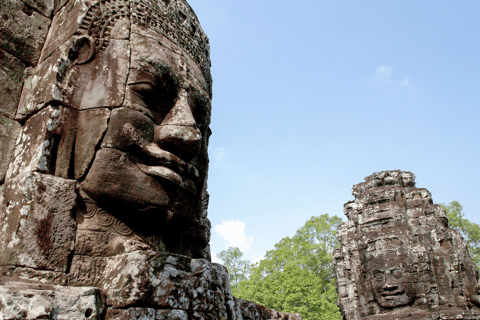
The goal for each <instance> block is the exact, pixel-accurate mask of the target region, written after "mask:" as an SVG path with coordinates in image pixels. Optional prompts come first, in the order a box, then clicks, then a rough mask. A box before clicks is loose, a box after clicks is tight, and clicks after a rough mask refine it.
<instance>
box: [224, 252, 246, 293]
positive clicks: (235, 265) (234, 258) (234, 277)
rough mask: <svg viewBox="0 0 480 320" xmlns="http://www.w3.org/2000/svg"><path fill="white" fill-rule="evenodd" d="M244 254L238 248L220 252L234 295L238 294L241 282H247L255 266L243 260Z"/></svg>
mask: <svg viewBox="0 0 480 320" xmlns="http://www.w3.org/2000/svg"><path fill="white" fill-rule="evenodd" d="M242 256H243V252H242V251H240V249H239V248H237V247H230V248H228V249H227V250H223V251H220V253H219V254H218V258H220V259H221V260H222V261H223V263H224V265H225V267H226V268H227V270H228V274H229V278H230V286H231V288H232V293H233V294H234V295H236V294H237V289H238V284H239V283H240V281H243V280H247V278H248V276H249V275H250V272H251V270H252V267H253V265H252V264H251V263H250V261H248V260H242Z"/></svg>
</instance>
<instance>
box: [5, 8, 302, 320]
mask: <svg viewBox="0 0 480 320" xmlns="http://www.w3.org/2000/svg"><path fill="white" fill-rule="evenodd" d="M5 1H6V2H5ZM5 1H4V2H5V4H6V5H5V6H3V3H2V6H0V13H2V16H3V17H7V18H8V19H7V18H5V19H4V20H5V21H8V22H7V23H2V22H0V83H4V84H5V85H3V86H2V85H1V84H0V91H2V92H1V93H2V95H4V96H3V99H0V100H1V101H0V152H1V153H0V225H1V226H2V228H0V319H25V320H38V319H59V320H60V319H76V320H77V319H78V320H81V319H89V320H93V319H96V320H134V319H149V320H154V319H155V320H161V319H185V320H187V319H228V320H240V319H254V320H266V319H291V320H296V319H301V317H300V316H299V315H298V314H284V313H280V312H276V311H274V310H271V309H268V308H265V307H263V306H260V305H256V304H255V303H253V302H250V301H245V300H242V299H237V298H235V297H233V296H232V293H231V289H230V285H229V280H228V273H227V271H226V269H225V267H223V266H221V265H218V264H215V263H211V262H210V252H209V251H210V250H209V238H210V222H209V220H208V219H207V204H208V193H207V191H206V188H207V184H206V180H207V171H208V153H207V148H208V139H209V136H210V129H209V123H210V112H211V97H212V89H211V86H212V81H211V77H210V59H209V44H208V39H207V37H206V35H205V34H204V33H203V30H202V29H201V27H200V24H199V22H198V19H197V17H196V15H195V13H194V12H193V10H192V9H191V8H190V6H189V5H188V4H187V3H186V2H185V1H184V0H58V1H57V0H55V1H54V0H38V1H37V0H36V1H21V0H5ZM24 2H25V3H24ZM26 3H29V5H28V6H27V4H26ZM32 11H33V12H32ZM52 15H53V17H52ZM47 16H48V17H47ZM50 24H51V26H50ZM49 26H50V28H49V29H48V27H49ZM47 30H48V34H47V33H46V31H47ZM10 33H12V35H10ZM7 34H8V36H7ZM37 35H38V36H37ZM12 39H13V40H12ZM32 40H34V41H32ZM42 45H43V49H42ZM25 48H31V50H25ZM3 50H7V51H8V52H5V51H3ZM40 50H41V52H40ZM29 51H31V52H29ZM20 59H21V60H20ZM26 66H28V68H27V69H25V67H26ZM5 69H8V72H5ZM24 69H25V72H23V71H24ZM22 73H23V77H24V81H23V86H22V80H21V79H22ZM5 75H6V76H7V79H6V78H5ZM15 87H16V88H15ZM12 88H13V89H15V90H12ZM4 89H5V90H4ZM7 89H8V90H7ZM20 90H22V91H21V95H20ZM5 101H8V103H5ZM17 105H18V108H16V106H17Z"/></svg>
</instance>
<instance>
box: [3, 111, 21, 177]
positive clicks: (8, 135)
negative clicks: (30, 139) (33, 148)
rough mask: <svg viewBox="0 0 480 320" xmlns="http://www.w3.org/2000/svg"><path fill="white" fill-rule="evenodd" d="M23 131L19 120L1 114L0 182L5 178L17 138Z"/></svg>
mask: <svg viewBox="0 0 480 320" xmlns="http://www.w3.org/2000/svg"><path fill="white" fill-rule="evenodd" d="M21 131H22V127H21V126H20V124H18V122H16V121H14V120H10V119H8V118H5V117H3V116H0V184H2V183H3V181H4V180H5V174H6V173H7V169H8V164H9V163H10V161H11V160H12V157H13V149H14V147H15V143H16V140H17V138H18V136H19V135H20V132H21Z"/></svg>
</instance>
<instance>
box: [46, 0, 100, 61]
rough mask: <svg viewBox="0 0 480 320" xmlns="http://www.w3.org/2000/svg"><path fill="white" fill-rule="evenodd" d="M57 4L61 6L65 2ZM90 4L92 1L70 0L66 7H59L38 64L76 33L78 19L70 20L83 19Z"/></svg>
mask: <svg viewBox="0 0 480 320" xmlns="http://www.w3.org/2000/svg"><path fill="white" fill-rule="evenodd" d="M59 2H61V4H63V3H65V2H66V1H59ZM91 2H93V1H89V0H72V1H70V3H69V5H68V6H62V7H61V9H60V10H59V11H58V12H57V13H56V14H55V17H54V18H53V20H52V22H51V23H52V26H51V28H50V29H49V31H48V35H47V37H46V40H45V46H44V47H43V50H42V53H41V57H40V60H39V62H42V61H44V60H45V59H46V58H47V57H49V56H50V55H51V54H52V53H53V52H54V51H55V50H56V49H57V48H59V47H60V46H61V45H62V44H63V43H64V42H66V41H67V40H68V39H69V38H70V37H71V36H72V35H73V34H74V33H75V32H76V31H77V29H78V26H79V21H78V19H72V17H83V16H84V15H85V13H86V11H87V9H88V6H89V5H90V4H91ZM59 30H62V32H58V31H59Z"/></svg>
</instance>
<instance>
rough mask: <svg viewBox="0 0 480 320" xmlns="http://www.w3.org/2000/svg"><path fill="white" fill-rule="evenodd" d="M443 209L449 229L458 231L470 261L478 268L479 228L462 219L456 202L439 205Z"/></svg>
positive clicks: (479, 260) (460, 206)
mask: <svg viewBox="0 0 480 320" xmlns="http://www.w3.org/2000/svg"><path fill="white" fill-rule="evenodd" d="M440 205H441V206H442V207H443V208H445V211H446V212H447V216H448V222H449V224H450V227H452V228H453V229H455V230H457V231H459V232H460V233H461V234H462V236H463V239H464V240H465V242H466V243H467V247H468V251H469V253H470V256H471V257H472V260H473V261H474V262H475V263H476V265H477V268H480V226H479V225H478V224H476V223H473V222H470V221H468V220H467V219H465V218H464V216H465V213H464V212H463V207H462V205H461V204H460V203H459V202H458V201H452V202H450V203H449V204H448V205H446V204H444V203H440Z"/></svg>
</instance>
